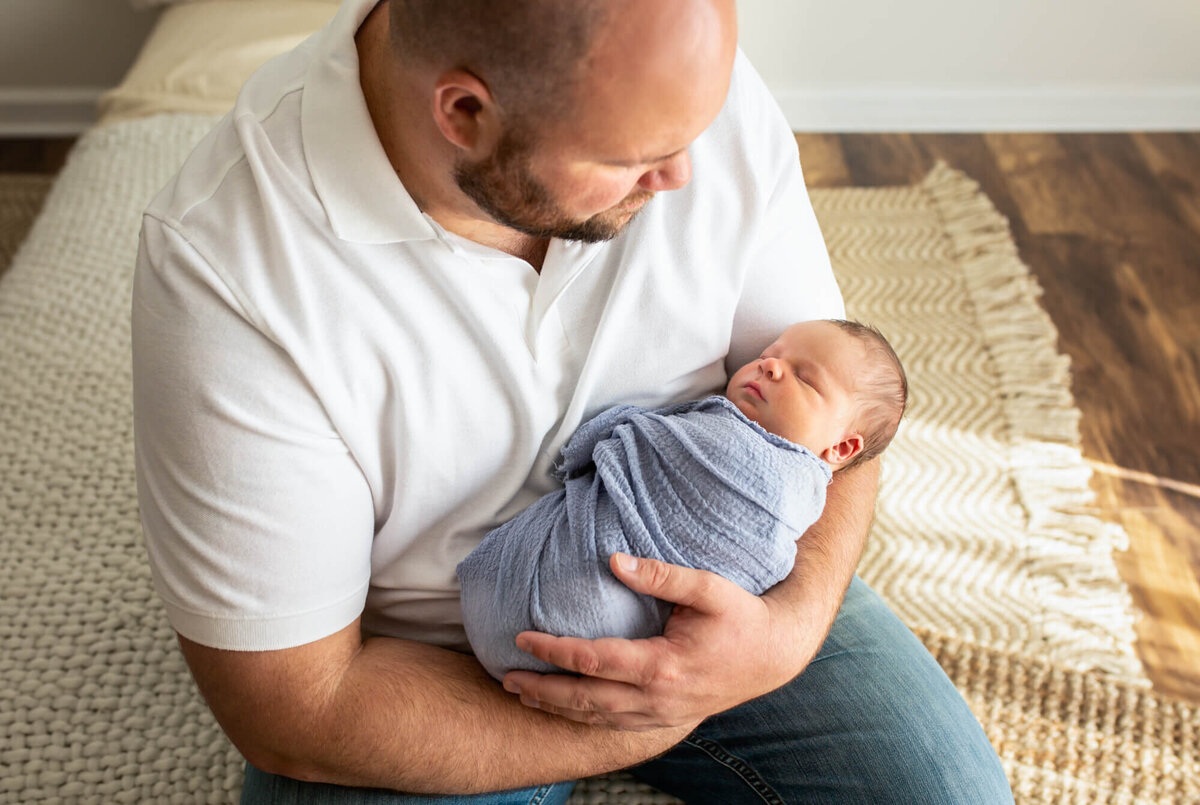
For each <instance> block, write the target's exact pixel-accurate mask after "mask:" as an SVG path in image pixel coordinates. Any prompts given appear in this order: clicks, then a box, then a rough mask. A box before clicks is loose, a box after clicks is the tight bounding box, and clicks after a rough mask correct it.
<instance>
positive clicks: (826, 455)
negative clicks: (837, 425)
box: [821, 433, 864, 467]
mask: <svg viewBox="0 0 1200 805" xmlns="http://www.w3.org/2000/svg"><path fill="white" fill-rule="evenodd" d="M863 443H864V441H863V437H862V435H861V434H858V433H852V434H850V435H849V436H847V437H846V438H845V439H842V440H841V441H840V442H838V443H837V444H835V445H834V446H833V447H827V448H825V452H823V453H821V459H822V460H823V461H825V462H826V463H827V464H832V465H833V466H835V467H840V466H841V465H843V464H845V463H846V462H847V461H849V460H850V459H852V458H854V457H855V456H857V455H858V454H859V453H861V452H862V451H863Z"/></svg>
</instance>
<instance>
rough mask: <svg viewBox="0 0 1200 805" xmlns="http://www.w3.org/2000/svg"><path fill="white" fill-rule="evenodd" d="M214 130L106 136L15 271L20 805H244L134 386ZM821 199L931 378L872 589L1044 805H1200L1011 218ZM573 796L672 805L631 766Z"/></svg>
mask: <svg viewBox="0 0 1200 805" xmlns="http://www.w3.org/2000/svg"><path fill="white" fill-rule="evenodd" d="M213 121H214V119H213V118H210V117H200V116H183V115H172V116H160V117H156V118H150V119H147V120H142V121H130V122H128V123H121V124H116V125H112V126H109V127H105V128H100V129H96V130H93V131H92V132H90V133H88V134H87V135H85V136H84V137H83V138H82V139H81V140H80V142H79V143H78V144H77V145H76V147H75V149H74V151H73V152H72V154H71V157H70V159H69V161H68V164H67V166H66V167H65V169H64V170H63V172H62V174H61V175H60V176H59V178H58V180H57V182H56V183H55V185H54V187H53V189H52V190H51V192H50V195H49V198H48V199H47V200H46V203H45V207H44V210H43V212H42V214H41V216H40V217H39V219H38V221H37V223H36V224H35V226H34V227H33V229H32V231H31V232H30V233H29V236H28V239H27V240H26V241H25V243H24V245H23V246H22V248H21V250H20V252H19V254H18V255H17V257H16V259H15V261H14V262H13V264H12V266H11V268H10V269H9V271H8V272H7V273H6V274H4V275H3V276H2V277H0V432H2V433H3V434H4V438H3V439H0V479H2V484H0V802H14V803H15V802H96V803H109V802H178V803H193V802H214V803H217V802H232V801H236V797H237V792H238V789H239V786H240V776H241V775H240V770H241V762H240V759H239V758H238V756H237V753H236V752H235V751H234V750H233V748H232V747H231V746H230V744H229V743H228V741H226V740H225V738H224V737H223V735H222V734H221V732H220V730H219V728H218V727H217V726H216V724H215V722H214V721H213V719H212V717H211V715H210V714H209V712H208V711H207V709H206V708H205V706H204V704H203V702H202V701H201V700H200V698H199V696H198V694H197V693H196V691H195V689H194V685H193V683H192V681H191V679H190V677H189V675H188V673H187V669H186V667H185V666H184V664H183V662H182V660H181V658H180V656H179V653H178V651H177V649H176V646H175V643H174V639H173V634H172V632H171V630H170V627H169V626H168V625H167V623H166V620H165V617H164V615H163V613H162V610H161V608H160V606H159V604H158V602H157V600H156V599H155V597H154V595H153V592H152V588H151V584H150V577H149V570H148V568H147V566H146V561H145V556H144V552H143V549H142V545H141V534H140V528H139V526H138V519H137V502H136V494H135V487H134V481H133V461H132V425H131V421H130V418H131V404H130V396H129V388H130V375H129V354H128V353H129V329H128V309H129V307H128V306H129V295H130V282H131V268H132V265H133V259H134V254H135V252H136V248H137V232H138V227H139V223H140V220H139V219H140V211H141V209H143V208H144V206H145V205H146V204H147V203H148V201H149V200H150V198H151V197H152V195H153V194H154V192H155V191H156V190H157V188H159V187H160V186H162V185H163V184H164V183H165V182H166V180H167V179H168V178H169V176H170V175H171V173H172V172H174V171H175V170H176V169H177V168H178V165H179V164H180V162H181V161H182V159H183V157H184V156H185V155H186V154H187V152H188V151H189V150H190V148H191V147H192V145H193V144H194V143H195V142H196V141H197V140H198V139H199V137H200V136H202V135H203V134H204V132H205V131H207V130H208V128H210V127H211V125H212V123H213ZM3 187H4V183H3V181H0V196H2V195H3V192H4V191H3ZM813 200H814V205H815V207H816V208H817V211H818V216H819V217H820V219H821V221H822V226H823V229H824V231H825V233H826V236H827V239H828V242H829V246H830V250H831V254H832V256H833V259H834V263H835V268H836V270H837V271H838V274H839V278H840V280H841V282H842V284H843V288H844V290H845V293H846V296H847V301H848V305H849V307H850V313H851V315H853V316H855V317H858V318H860V319H863V320H866V321H870V322H871V323H874V324H876V325H878V326H879V327H880V328H881V329H883V331H884V332H885V333H886V334H887V335H888V336H889V337H890V338H891V340H892V341H893V343H894V344H895V345H896V347H897V350H898V351H899V353H900V355H901V357H902V358H903V359H904V361H905V363H906V366H907V367H908V371H909V375H910V380H911V381H912V387H913V404H912V410H911V414H910V416H909V417H908V419H907V420H906V422H905V423H904V425H903V427H902V431H901V434H900V435H899V436H898V438H897V441H896V443H895V444H893V446H892V447H891V448H889V455H888V460H887V462H886V465H887V466H886V469H885V477H884V481H883V488H882V490H881V496H880V503H879V517H878V522H877V524H876V527H875V529H874V531H873V533H872V538H871V542H870V545H869V548H868V552H867V555H866V556H865V557H864V561H863V564H862V566H861V573H862V575H863V576H864V578H866V579H867V581H869V582H870V583H871V584H872V585H873V586H875V588H876V589H877V590H879V591H880V592H881V594H883V595H884V596H885V598H887V600H888V601H889V602H890V603H891V604H892V606H893V607H894V608H895V609H896V610H897V612H899V613H900V614H901V616H902V617H904V618H905V620H906V621H907V622H908V623H910V624H911V625H913V626H914V628H915V629H916V630H917V632H918V634H919V635H920V636H921V637H922V639H923V640H924V641H925V643H926V645H928V646H929V647H930V649H931V651H933V653H934V655H935V656H936V657H937V658H938V660H939V662H941V664H942V665H943V667H945V668H946V670H947V672H948V673H949V675H950V677H951V679H953V680H954V682H955V684H956V685H957V686H958V687H959V689H960V690H961V691H962V692H963V694H964V696H965V697H966V699H967V701H968V703H969V704H970V705H971V707H972V709H973V710H974V712H975V713H976V715H977V716H978V717H979V718H980V720H981V722H982V723H983V725H984V727H985V729H986V730H987V733H988V735H989V736H990V738H991V739H992V741H993V743H994V745H995V746H996V748H997V749H998V751H999V752H1000V755H1001V758H1002V759H1003V761H1004V764H1005V768H1006V769H1007V770H1008V772H1009V775H1010V779H1011V780H1012V782H1013V786H1014V789H1015V791H1016V794H1017V800H1018V802H1030V803H1033V802H1038V803H1042V802H1044V803H1050V802H1089V803H1091V802H1096V803H1099V802H1145V803H1161V802H1196V801H1200V788H1198V787H1197V780H1198V779H1200V764H1198V761H1197V754H1198V750H1197V746H1196V738H1197V734H1198V732H1200V730H1198V729H1197V721H1198V713H1197V710H1196V709H1195V708H1194V707H1191V706H1189V705H1186V704H1184V703H1180V702H1174V701H1171V700H1168V699H1165V698H1163V697H1160V696H1156V695H1154V694H1153V693H1152V692H1151V691H1150V690H1149V689H1148V688H1147V683H1146V681H1145V678H1144V676H1143V674H1142V673H1141V669H1140V667H1139V665H1138V663H1137V660H1136V656H1135V654H1134V652H1133V648H1132V646H1133V633H1132V629H1131V624H1132V617H1133V614H1132V608H1131V606H1130V603H1129V599H1128V595H1127V593H1126V592H1125V590H1124V587H1123V586H1122V585H1121V583H1120V580H1119V578H1118V577H1117V575H1116V573H1115V570H1114V569H1113V564H1112V560H1111V551H1112V549H1113V548H1114V547H1115V546H1119V545H1120V544H1122V539H1123V535H1122V534H1120V532H1119V531H1117V530H1115V529H1114V528H1113V527H1111V526H1107V525H1105V524H1104V523H1102V522H1100V521H1099V520H1097V519H1096V518H1094V517H1092V516H1091V515H1090V514H1089V513H1088V512H1087V510H1086V507H1087V505H1088V503H1089V497H1088V493H1087V478H1088V475H1087V467H1086V466H1085V465H1083V464H1082V462H1081V461H1080V460H1079V451H1078V436H1077V419H1078V413H1077V411H1076V410H1075V408H1074V406H1073V404H1072V402H1071V398H1070V393H1069V382H1068V375H1067V366H1066V361H1065V359H1064V358H1062V357H1061V356H1060V355H1058V353H1057V351H1056V350H1055V347H1054V341H1055V336H1054V330H1053V327H1052V325H1051V324H1050V322H1049V320H1048V319H1047V318H1046V317H1045V314H1044V313H1042V312H1041V310H1040V308H1039V307H1038V306H1037V302H1036V297H1037V288H1036V285H1034V284H1033V282H1032V280H1031V279H1030V278H1029V274H1028V271H1027V270H1025V268H1024V266H1022V265H1021V264H1020V261H1019V259H1018V258H1017V255H1016V250H1015V247H1013V245H1012V240H1011V237H1010V236H1009V233H1008V229H1007V225H1006V223H1005V222H1004V220H1003V218H1001V217H1000V216H999V215H997V213H996V212H995V210H994V209H993V208H992V207H991V205H990V203H988V201H987V199H986V198H985V197H983V196H982V195H981V194H980V193H979V191H978V189H977V188H976V186H975V185H974V184H973V183H972V182H971V181H970V180H969V179H968V178H966V177H964V176H962V175H961V174H958V173H955V172H953V171H950V170H948V169H946V168H944V167H939V168H937V169H935V171H934V172H933V173H932V174H931V175H930V176H929V177H928V178H927V179H926V180H925V181H924V182H923V183H921V184H919V185H917V186H913V187H904V188H888V189H875V190H845V191H823V192H814V194H813ZM3 209H5V208H4V206H3V202H2V201H0V210H3ZM0 226H2V225H0ZM574 801H575V802H590V803H616V802H621V803H635V802H645V803H649V802H666V801H669V800H667V799H666V798H664V797H663V796H662V795H659V794H656V793H654V792H651V791H649V790H647V789H645V788H643V787H639V786H637V785H634V784H633V783H631V782H630V781H629V780H628V778H625V777H622V776H620V775H616V776H608V777H603V778H596V779H593V780H589V781H585V782H584V783H582V784H581V785H580V786H579V788H578V789H577V792H576V794H575V795H574Z"/></svg>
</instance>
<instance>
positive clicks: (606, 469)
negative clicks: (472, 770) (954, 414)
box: [457, 321, 908, 679]
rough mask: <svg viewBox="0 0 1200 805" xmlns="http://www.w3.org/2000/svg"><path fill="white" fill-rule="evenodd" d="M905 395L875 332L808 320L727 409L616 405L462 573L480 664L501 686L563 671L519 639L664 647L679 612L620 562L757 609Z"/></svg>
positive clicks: (729, 392) (751, 372)
mask: <svg viewBox="0 0 1200 805" xmlns="http://www.w3.org/2000/svg"><path fill="white" fill-rule="evenodd" d="M907 388H908V386H907V380H906V379H905V376H904V370H903V368H902V367H901V365H900V361H899V359H897V357H896V354H895V352H894V351H893V350H892V348H891V346H890V345H889V344H888V343H887V341H886V340H885V339H884V338H883V336H882V335H880V334H879V333H878V332H877V331H875V330H873V329H871V328H868V327H865V326H864V325H861V324H857V323H855V322H846V321H810V322H802V323H800V324H796V325H793V326H792V327H789V328H788V329H787V330H786V331H785V332H784V333H783V335H781V336H780V337H779V338H778V339H777V340H776V341H775V342H774V343H773V344H771V345H770V346H769V347H767V349H766V350H765V351H764V352H763V354H762V355H761V356H760V357H759V358H757V359H756V360H753V361H751V362H750V363H748V364H746V365H745V366H743V367H741V368H740V369H738V370H737V371H736V372H735V373H734V374H733V376H732V377H731V378H730V380H729V384H728V386H727V387H726V389H725V394H724V396H712V397H707V398H705V399H703V400H699V401H692V402H687V403H682V404H679V405H675V406H670V407H667V408H660V409H656V410H650V409H646V408H639V407H637V406H632V405H624V406H617V407H615V408H611V409H609V410H607V411H605V412H603V413H601V414H600V415H598V416H596V417H595V418H593V419H591V420H589V421H588V422H585V423H584V424H583V425H582V426H581V427H580V428H579V430H578V431H576V432H575V434H574V435H573V436H572V437H571V439H570V441H569V442H567V444H566V445H565V446H564V447H563V449H562V452H561V455H560V459H559V462H558V464H557V465H556V468H555V473H556V475H557V477H558V478H559V479H560V480H561V481H563V483H564V487H563V488H562V489H559V490H556V491H554V492H551V493H550V494H547V495H545V496H544V497H542V498H540V499H539V500H537V501H536V502H534V503H533V504H532V505H531V506H529V507H528V508H527V509H525V510H524V511H523V512H521V513H520V514H518V515H517V516H516V517H514V518H513V519H512V520H509V521H508V522H507V523H505V524H504V525H502V526H500V527H499V528H496V529H494V530H492V531H490V532H488V534H487V535H486V536H485V537H484V539H483V541H482V542H481V543H480V545H479V546H478V547H477V548H476V549H475V550H474V551H472V552H471V553H470V554H469V555H468V556H467V558H466V559H464V560H463V561H462V562H461V563H460V564H459V565H458V568H457V572H458V578H459V581H460V582H461V584H462V611H463V625H464V627H465V629H466V632H467V638H468V640H469V641H470V643H471V647H472V649H473V650H474V652H475V656H476V657H477V658H478V659H479V662H480V663H481V664H482V665H483V667H484V668H486V669H487V671H488V673H490V674H491V675H492V676H494V677H496V678H497V679H500V678H502V677H503V676H504V674H505V673H506V672H508V671H510V670H513V669H518V668H520V669H527V670H532V671H541V672H555V671H561V670H562V669H560V668H557V667H555V666H553V665H550V664H548V663H545V662H542V661H541V660H539V659H537V658H535V657H533V656H532V655H529V654H526V653H525V652H523V651H521V650H520V649H518V648H517V647H516V645H515V642H514V640H515V638H516V636H517V634H519V633H520V632H523V631H526V630H534V631H539V632H546V633H549V634H554V635H566V636H572V637H584V638H597V637H626V638H640V637H652V636H654V635H658V634H662V629H663V625H664V624H665V623H666V620H667V617H668V616H669V615H670V614H671V607H672V605H671V604H669V603H667V602H663V601H659V600H658V599H655V598H652V597H650V596H647V595H641V594H638V593H635V592H633V591H632V590H630V589H629V588H628V587H626V586H625V585H623V584H622V583H621V582H619V581H618V580H617V579H616V577H615V576H613V574H612V571H611V570H609V567H608V559H609V557H610V556H611V555H612V554H614V553H616V552H623V553H628V554H630V555H632V556H637V557H650V558H653V559H659V560H662V561H664V562H669V563H671V564H676V565H685V566H687V567H693V568H700V569H703V570H710V571H712V572H714V573H717V574H719V575H721V576H724V577H725V578H727V579H730V580H731V581H733V582H735V583H737V584H739V585H741V586H742V587H743V588H745V589H746V590H748V591H749V592H751V593H753V594H755V595H761V594H762V593H763V592H765V591H766V590H767V589H769V588H770V587H772V586H774V585H775V584H777V583H778V582H780V581H782V580H783V579H784V577H786V576H787V575H788V573H790V572H791V569H792V564H793V562H794V560H795V554H796V540H798V539H799V538H800V536H801V535H802V534H803V533H804V532H805V531H806V530H807V529H808V527H809V526H811V525H812V524H813V523H814V522H815V521H816V520H817V518H818V517H819V516H820V514H821V510H822V509H823V508H824V505H825V488H826V486H828V484H829V481H830V479H831V478H832V473H833V472H836V471H839V470H842V469H845V468H847V467H850V466H853V465H854V464H857V463H859V462H861V461H865V460H867V459H869V458H872V457H874V456H876V455H878V454H879V453H880V452H882V450H883V449H884V448H885V447H886V446H887V444H888V443H889V442H890V441H891V439H892V437H893V436H894V435H895V433H896V427H897V426H898V424H899V422H900V417H901V415H902V414H903V412H904V406H905V403H906V400H907Z"/></svg>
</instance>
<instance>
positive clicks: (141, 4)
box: [129, 0, 341, 11]
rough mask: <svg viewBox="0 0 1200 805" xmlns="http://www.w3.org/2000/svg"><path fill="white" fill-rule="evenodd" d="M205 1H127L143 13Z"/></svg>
mask: <svg viewBox="0 0 1200 805" xmlns="http://www.w3.org/2000/svg"><path fill="white" fill-rule="evenodd" d="M200 2H205V0H129V5H131V6H133V8H134V10H135V11H145V10H146V9H150V8H158V7H160V6H178V5H183V4H184V3H200ZM243 2H258V0H243ZM320 2H324V3H332V4H333V5H337V4H338V3H340V2H341V0H320Z"/></svg>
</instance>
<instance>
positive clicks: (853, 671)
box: [242, 576, 1013, 805]
mask: <svg viewBox="0 0 1200 805" xmlns="http://www.w3.org/2000/svg"><path fill="white" fill-rule="evenodd" d="M628 771H629V773H631V774H633V775H634V776H635V777H637V778H638V779H640V780H642V781H644V782H646V783H649V784H650V785H652V786H654V787H655V788H658V789H660V790H662V791H666V792H668V793H670V794H673V795H675V796H677V797H679V798H680V799H683V800H685V801H686V802H689V803H722V805H725V804H727V803H729V804H732V803H756V805H762V803H789V805H790V803H801V802H813V803H850V802H861V803H889V802H894V803H918V802H919V803H924V804H925V805H934V804H935V803H947V804H949V803H956V804H957V803H971V804H972V805H990V804H991V803H1011V802H1012V801H1013V799H1012V792H1011V790H1010V789H1009V785H1008V780H1007V779H1006V778H1005V775H1004V770H1003V768H1001V766H1000V761H999V758H997V757H996V753H995V751H994V750H993V749H992V746H991V744H990V743H989V742H988V739H987V736H985V735H984V733H983V729H982V728H981V727H980V726H979V722H977V721H976V720H975V717H974V716H973V715H972V714H971V711H970V710H969V709H968V708H967V705H966V702H964V701H963V699H962V696H960V695H959V693H958V691H957V690H956V689H955V687H954V685H953V684H952V683H951V682H950V680H949V678H948V677H947V676H946V674H945V673H944V672H943V671H942V669H941V667H940V666H939V665H938V664H937V662H936V661H935V660H934V659H933V657H932V656H931V655H930V654H929V652H928V651H926V650H925V647H924V645H922V643H921V641H920V640H918V639H917V638H916V636H915V635H913V633H912V632H911V631H909V629H908V628H907V627H905V626H904V624H903V623H901V622H900V619H899V618H897V617H896V616H895V615H894V614H893V613H892V611H891V610H890V609H888V607H887V605H886V604H884V603H883V601H882V600H881V599H880V598H879V596H878V595H876V594H875V592H874V591H873V590H871V588H870V587H868V586H867V585H866V583H864V582H863V581H862V580H861V579H859V578H858V577H857V576H856V577H855V578H854V581H853V582H852V583H851V585H850V589H849V590H848V591H847V593H846V600H845V601H844V602H843V604H842V609H841V611H840V612H839V613H838V617H837V620H836V621H835V623H834V625H833V629H832V630H831V631H830V633H829V637H828V638H827V639H826V640H825V644H824V645H823V646H822V647H821V650H820V652H819V653H818V654H817V656H816V658H815V659H814V660H813V661H812V662H811V663H809V666H808V668H806V669H805V671H804V673H803V674H801V675H800V676H799V677H797V678H796V679H795V680H793V681H792V682H790V683H789V684H787V685H785V686H784V687H782V688H780V689H779V690H776V691H774V692H772V693H769V694H767V695H766V696H762V697H759V698H758V699H755V700H753V701H750V702H747V703H745V704H743V705H740V706H738V707H735V708H733V709H732V710H729V711H726V712H724V713H720V714H718V715H715V716H712V717H711V718H709V719H708V720H706V721H705V722H704V723H703V724H701V725H700V726H699V727H698V728H697V729H696V730H695V732H693V733H692V734H691V735H689V736H688V737H687V738H686V739H684V741H683V742H682V743H680V744H679V745H677V746H676V747H675V748H674V749H672V750H671V751H670V752H668V753H667V754H665V755H663V756H662V757H659V758H655V759H654V760H652V761H649V762H647V763H644V764H642V765H640V766H635V767H633V768H631V769H629V770H628ZM573 785H574V784H573V783H570V782H566V783H558V784H555V785H547V786H541V787H537V788H528V789H521V790H518V791H505V792H499V793H495V794H482V795H477V796H451V797H425V796H410V795H406V794H397V793H394V792H389V791H377V790H372V789H355V788H340V787H337V786H330V785H319V784H314V783H301V782H298V781H296V780H291V779H288V778H286V777H278V776H276V775H271V774H265V773H264V772H261V771H259V770H258V769H255V768H254V767H252V766H247V769H246V784H245V788H244V790H243V793H242V802H243V803H249V804H251V805H259V803H278V804H279V805H282V804H283V803H289V805H290V804H291V803H296V805H299V804H300V803H305V804H306V805H307V803H329V805H418V804H419V803H438V804H439V805H460V804H461V805H468V803H469V805H559V804H560V803H564V802H566V800H567V797H568V796H569V795H570V793H571V789H572V787H573Z"/></svg>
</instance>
